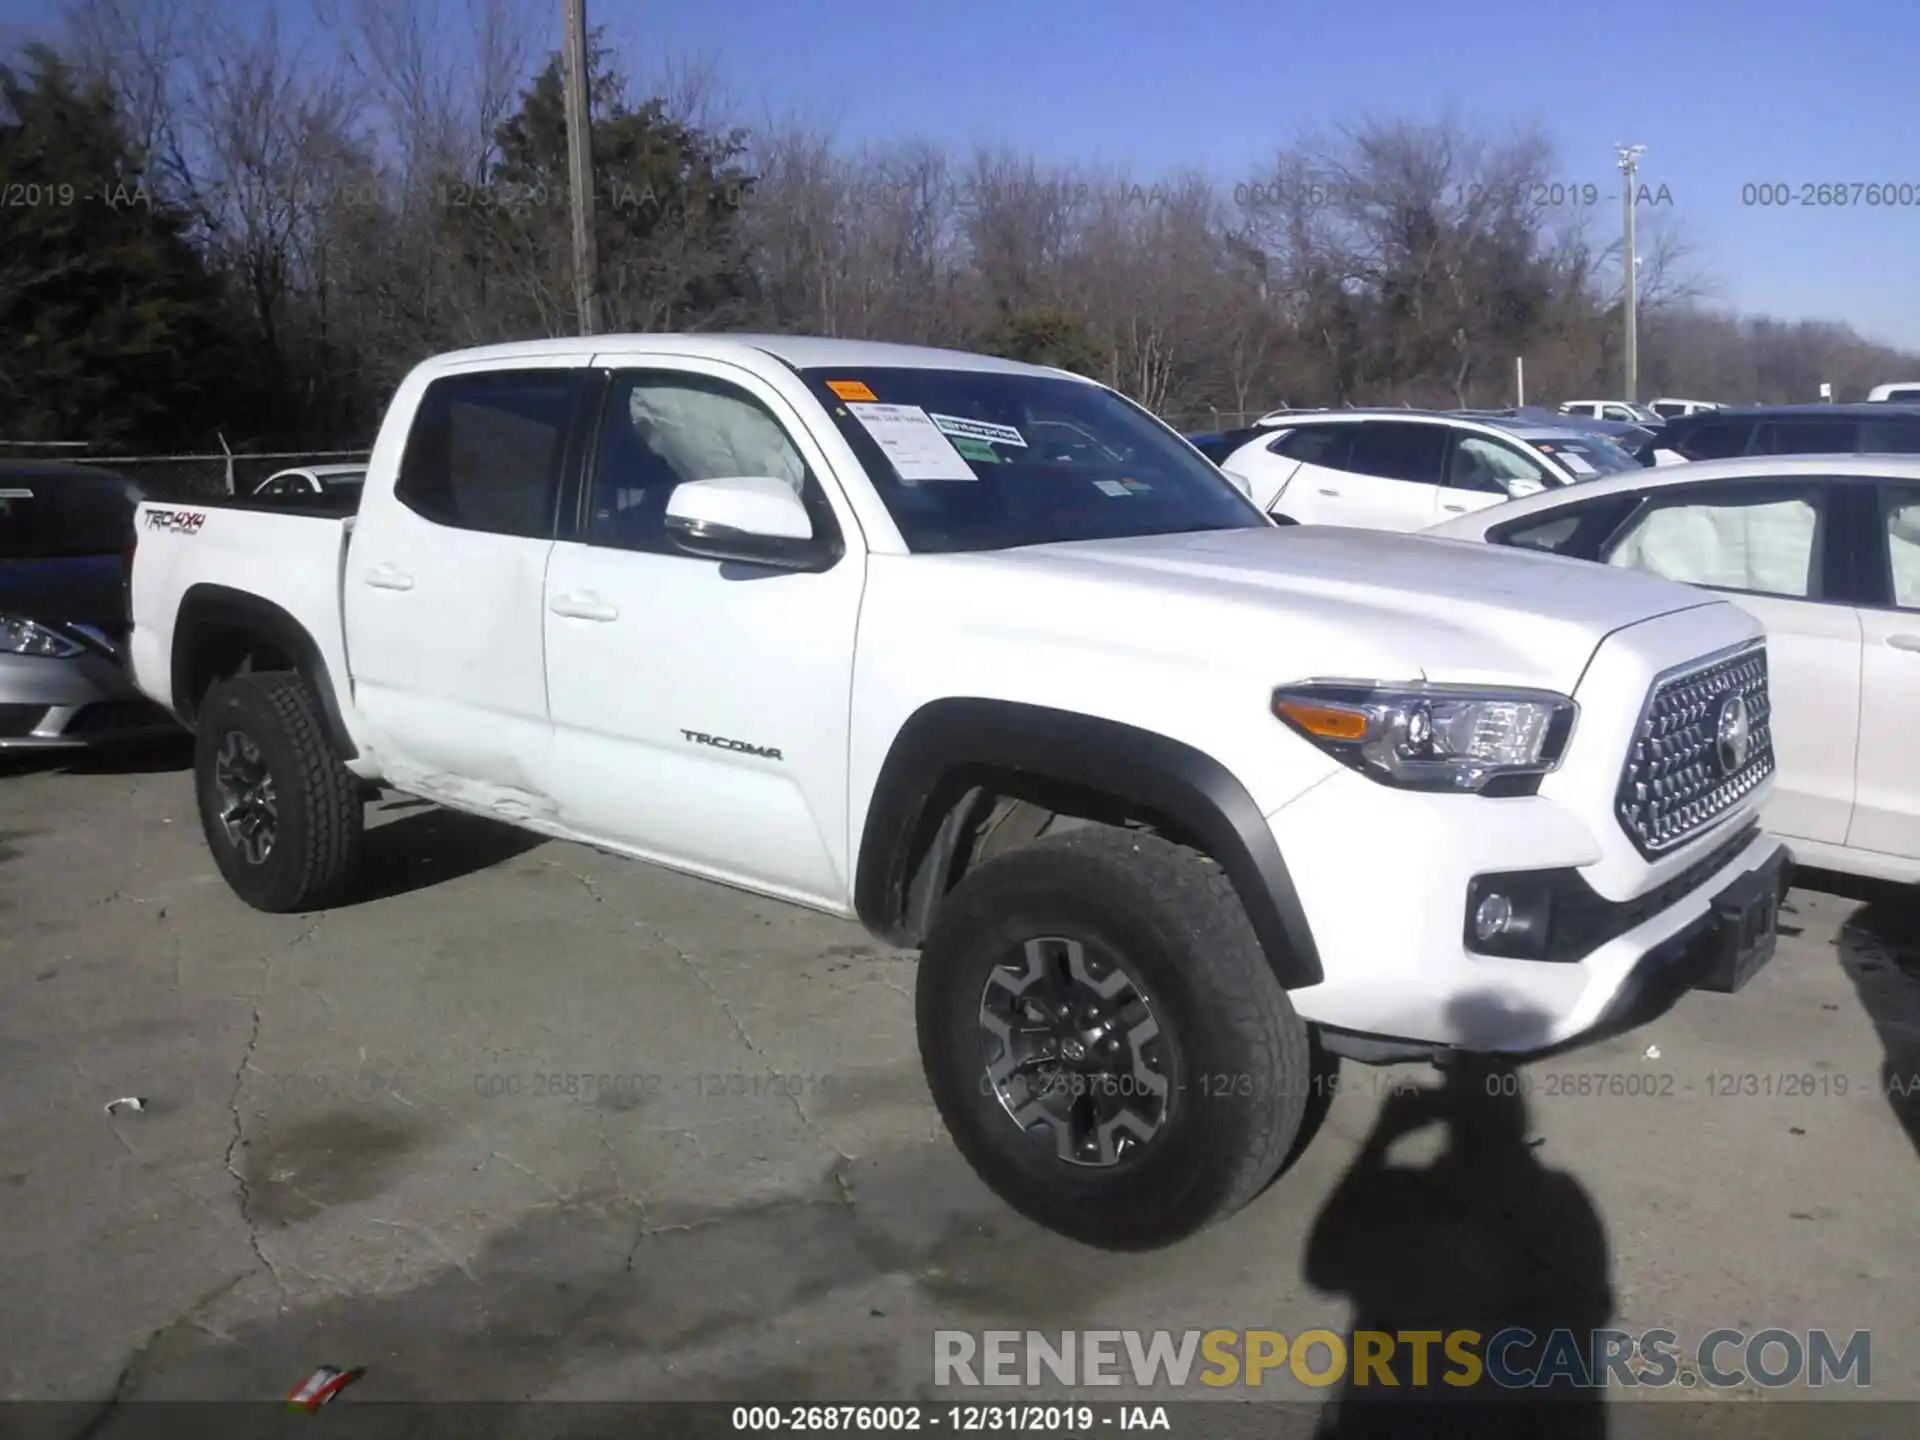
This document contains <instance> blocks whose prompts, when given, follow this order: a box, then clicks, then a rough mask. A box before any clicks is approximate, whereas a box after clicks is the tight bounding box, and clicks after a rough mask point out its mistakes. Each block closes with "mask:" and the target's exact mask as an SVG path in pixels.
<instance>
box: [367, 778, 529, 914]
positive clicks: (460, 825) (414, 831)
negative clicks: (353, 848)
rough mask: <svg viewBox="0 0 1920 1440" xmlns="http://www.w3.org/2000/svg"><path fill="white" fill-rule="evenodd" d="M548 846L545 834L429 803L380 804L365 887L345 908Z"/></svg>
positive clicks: (373, 815) (370, 823)
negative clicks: (444, 808)
mask: <svg viewBox="0 0 1920 1440" xmlns="http://www.w3.org/2000/svg"><path fill="white" fill-rule="evenodd" d="M389 816H391V817H392V818H391V819H389V818H388V817H389ZM546 843H547V841H546V837H545V836H544V835H536V834H534V833H533V832H532V831H530V830H520V829H517V828H515V827H514V826H511V825H507V824H504V823H502V822H501V821H498V820H488V819H485V818H484V817H482V816H479V815H468V814H465V813H463V812H461V811H457V810H443V809H441V808H440V807H439V806H437V805H432V804H429V803H427V802H424V801H412V800H403V801H396V802H391V803H385V802H383V803H378V804H375V805H374V806H372V807H370V808H369V810H368V814H367V838H366V851H365V854H364V857H363V859H362V863H361V875H360V882H359V884H358V885H357V886H356V887H355V888H354V891H353V894H352V895H351V896H350V897H349V899H348V900H347V902H346V905H347V906H352V905H365V904H369V903H371V902H373V901H375V900H389V899H392V898H393V897H394V896H396V895H405V894H407V893H409V892H410V891H414V890H424V889H426V888H427V887H428V886H430V885H440V884H443V883H445V882H446V881H448V880H456V879H458V878H460V877H461V876H462V875H471V874H473V873H475V872H476V871H479V870H487V869H491V868H492V867H493V866H495V865H500V864H503V863H505V862H506V861H508V860H511V859H513V858H514V857H515V856H518V855H525V854H526V853H527V852H528V851H530V850H536V849H538V848H539V847H540V846H542V845H544V844H546ZM342 908H344V907H342Z"/></svg>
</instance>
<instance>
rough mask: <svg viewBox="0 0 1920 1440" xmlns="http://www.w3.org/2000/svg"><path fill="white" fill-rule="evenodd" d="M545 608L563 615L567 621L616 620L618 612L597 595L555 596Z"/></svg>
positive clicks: (618, 615)
mask: <svg viewBox="0 0 1920 1440" xmlns="http://www.w3.org/2000/svg"><path fill="white" fill-rule="evenodd" d="M547 608H548V609H549V610H551V611H553V613H554V614H556V615H564V616H566V617H567V618H568V619H569V620H599V621H603V622H604V621H607V620H618V619H619V618H620V611H619V609H618V608H617V607H615V606H613V605H609V604H608V603H607V602H606V601H604V600H602V599H601V598H600V597H599V596H598V595H556V596H554V597H553V599H552V600H550V601H549V602H548V603H547Z"/></svg>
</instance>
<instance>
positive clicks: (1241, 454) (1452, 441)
mask: <svg viewBox="0 0 1920 1440" xmlns="http://www.w3.org/2000/svg"><path fill="white" fill-rule="evenodd" d="M1218 463H1219V465H1220V468H1221V469H1222V470H1224V471H1226V472H1227V475H1228V477H1229V478H1230V479H1232V480H1233V481H1234V482H1235V483H1236V484H1238V485H1239V486H1240V487H1241V488H1242V489H1243V490H1244V491H1245V492H1246V493H1247V495H1248V497H1249V498H1250V499H1251V500H1252V501H1253V503H1254V504H1256V505H1258V506H1259V507H1260V508H1261V509H1262V510H1265V511H1266V512H1267V513H1268V514H1270V515H1272V516H1273V517H1274V518H1275V519H1276V520H1278V521H1279V522H1280V523H1282V524H1284V525H1350V526H1356V527H1359V528H1361V529H1367V530H1402V531H1408V530H1424V529H1425V528H1426V527H1427V526H1429V525H1433V524H1435V523H1437V522H1439V521H1442V520H1445V519H1447V518H1448V517H1449V516H1451V515H1464V514H1467V513H1468V512H1470V511H1473V510H1480V509H1484V508H1485V507H1487V506H1489V505H1498V504H1500V503H1501V502H1503V501H1506V500H1510V499H1512V498H1514V497H1516V496H1521V495H1532V494H1536V493H1538V492H1540V491H1543V490H1550V489H1559V488H1561V487H1563V486H1567V485H1573V484H1577V483H1578V482H1580V481H1584V480H1592V479H1594V478H1596V477H1597V476H1600V475H1602V474H1605V473H1608V472H1609V471H1614V470H1632V471H1635V472H1636V473H1637V472H1639V470H1640V469H1641V467H1640V465H1639V464H1638V463H1637V462H1636V461H1635V460H1634V459H1633V457H1632V456H1630V455H1628V454H1627V453H1626V452H1625V451H1623V450H1621V449H1620V447H1619V446H1617V445H1614V444H1613V443H1612V442H1610V441H1607V440H1604V439H1602V438H1600V437H1598V436H1593V435H1583V434H1582V433H1580V432H1579V431H1577V430H1570V429H1562V428H1559V427H1556V426H1551V425H1537V426H1530V425H1526V424H1519V425H1516V424H1515V423H1514V422H1512V421H1505V422H1502V423H1500V424H1490V423H1486V422H1483V421H1480V420H1474V419H1469V418H1467V417H1464V416H1459V415H1446V414H1440V413H1437V412H1433V411H1423V410H1325V411H1305V412H1300V413H1296V414H1291V415H1288V416H1287V417H1285V419H1284V421H1283V422H1282V423H1280V424H1277V425H1269V424H1264V423H1263V424H1262V425H1261V426H1259V427H1258V428H1256V429H1254V430H1252V431H1248V432H1245V433H1244V434H1243V436H1241V437H1239V439H1238V443H1237V444H1234V445H1233V447H1232V448H1231V449H1230V450H1228V451H1227V453H1226V454H1225V455H1224V457H1223V458H1221V459H1220V461H1219V462H1218Z"/></svg>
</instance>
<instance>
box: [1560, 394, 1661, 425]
mask: <svg viewBox="0 0 1920 1440" xmlns="http://www.w3.org/2000/svg"><path fill="white" fill-rule="evenodd" d="M1560 413H1561V414H1562V415H1584V416H1586V417H1587V418H1588V419H1590V420H1619V421H1623V422H1624V423H1626V424H1628V425H1652V426H1654V427H1656V428H1657V427H1658V426H1659V425H1660V424H1661V423H1662V422H1663V421H1664V420H1665V418H1666V417H1665V416H1663V415H1661V413H1660V412H1659V411H1658V410H1655V409H1654V408H1653V407H1652V406H1650V405H1638V404H1633V403H1630V402H1628V401H1626V400H1569V401H1567V402H1566V403H1565V404H1564V405H1562V406H1560Z"/></svg>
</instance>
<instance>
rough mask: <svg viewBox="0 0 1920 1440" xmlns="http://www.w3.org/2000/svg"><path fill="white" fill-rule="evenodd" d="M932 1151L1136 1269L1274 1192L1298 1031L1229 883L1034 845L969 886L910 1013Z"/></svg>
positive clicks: (1178, 857)
mask: <svg viewBox="0 0 1920 1440" xmlns="http://www.w3.org/2000/svg"><path fill="white" fill-rule="evenodd" d="M915 1001H916V1006H915V1008H916V1011H917V1019H918V1028H919V1037H920V1050H921V1059H922V1063H923V1065H924V1067H925V1070H926V1075H927V1083H928V1085H929V1087H930V1088H931V1090H932V1091H933V1097H934V1102H935V1104H936V1105H938V1107H939V1109H940V1113H941V1116H942V1118H943V1119H944V1120H945V1122H946V1125H947V1129H948V1132H949V1133H950V1134H951V1135H952V1136H953V1139H954V1143H955V1144H956V1145H957V1146H958V1147H959V1149H960V1151H961V1153H962V1154H963V1155H964V1156H965V1157H966V1159H967V1161H968V1163H969V1164H970V1165H972V1166H973V1168H974V1170H975V1172H976V1173H978V1174H979V1176H980V1177H981V1179H982V1180H984V1181H985V1182H986V1183H987V1185H988V1186H989V1187H990V1188H991V1189H992V1190H993V1191H994V1192H995V1193H996V1194H997V1195H999V1196H1000V1198H1001V1199H1003V1200H1005V1201H1006V1202H1007V1203H1008V1204H1009V1205H1011V1206H1012V1207H1013V1208H1014V1209H1016V1210H1018V1211H1019V1212H1020V1213H1022V1214H1023V1215H1025V1216H1027V1217H1028V1218H1029V1219H1031V1220H1034V1221H1035V1222H1037V1223H1039V1224H1041V1225H1044V1226H1046V1227H1047V1228H1048V1229H1051V1230H1055V1231H1058V1232H1059V1233H1061V1234H1063V1235H1067V1236H1069V1237H1071V1238H1072V1239H1075V1240H1079V1241H1081V1242H1083V1243H1085V1244H1089V1245H1096V1246H1100V1247H1102V1248H1105V1249H1113V1250H1146V1249H1153V1248H1156V1247H1159V1246H1164V1245H1168V1244H1172V1243H1173V1242H1175V1241H1177V1240H1180V1239H1182V1238H1184V1237H1186V1236H1188V1235H1190V1234H1192V1233H1194V1232H1195V1231H1197V1230H1200V1229H1201V1228H1203V1227H1205V1226H1206V1225H1208V1224H1211V1223H1212V1222H1214V1221H1216V1220H1219V1219H1222V1218H1224V1217H1226V1216H1228V1215H1231V1214H1232V1213H1233V1212H1234V1211H1236V1210H1238V1209H1240V1208H1241V1207H1242V1206H1243V1205H1245V1204H1246V1203H1247V1201H1249V1200H1250V1199H1252V1198H1253V1196H1254V1195H1256V1194H1257V1193H1258V1192H1259V1190H1260V1189H1261V1187H1262V1186H1263V1185H1264V1184H1265V1183H1266V1182H1267V1181H1268V1180H1269V1179H1270V1178H1271V1177H1272V1176H1273V1175H1274V1174H1275V1172H1276V1171H1278V1170H1279V1168H1280V1166H1281V1163H1282V1162H1283V1161H1284V1160H1285V1159H1286V1158H1287V1153H1288V1150H1289V1147H1290V1146H1291V1145H1292V1143H1293V1140H1294V1137H1295V1135H1296V1133H1297V1132H1298V1131H1299V1129H1300V1125H1301V1120H1302V1118H1303V1115H1304V1113H1305V1109H1306V1102H1307V1097H1308V1089H1309V1084H1310V1075H1309V1065H1310V1057H1311V1047H1310V1043H1309V1040H1308V1035H1307V1030H1306V1026H1305V1025H1304V1023H1303V1022H1302V1021H1301V1019H1300V1017H1299V1016H1298V1015H1297V1014H1296V1013H1295V1012H1294V1009H1293V1006H1292V1004H1291V1003H1290V1002H1289V1001H1288V999H1287V995H1286V992H1285V991H1284V990H1283V989H1282V988H1281V986H1280V984H1279V982H1278V981H1277V980H1276V979H1275V978H1274V974H1273V971H1272V968H1271V967H1270V966H1269V965H1268V963H1267V958H1266V956H1265V954H1264V952H1263V951H1262V950H1261V948H1260V943H1259V941H1258V939H1257V938H1256V936H1255V935H1254V933H1253V928H1252V926H1251V925H1250V924H1249V923H1248V921H1247V918H1246V914H1245V912H1244V911H1243V910H1242V909H1241V906H1240V903H1239V900H1238V897H1237V896H1236V895H1235V894H1234V892H1233V888H1232V885H1231V883H1230V882H1229V881H1228V879H1227V877H1226V874H1225V872H1223V871H1222V870H1221V869H1220V868H1219V867H1218V866H1217V865H1215V864H1213V863H1212V862H1211V861H1209V860H1207V859H1205V858H1204V857H1202V856H1199V855H1197V854H1195V853H1194V852H1193V851H1191V850H1188V849H1184V848H1182V847H1180V846H1177V845H1174V844H1172V843H1170V842H1169V841H1166V840H1163V839H1160V838H1158V837H1156V836H1152V835H1146V834H1140V833H1137V832H1134V831H1128V830H1114V829H1107V828H1104V827H1103V828H1095V829H1082V830H1077V831H1073V832H1071V833H1068V834H1066V835H1062V836H1060V837H1058V838H1048V839H1045V840H1041V841H1038V842H1036V843H1034V844H1032V845H1029V846H1026V847H1024V848H1022V849H1020V850H1016V851H1013V852H1011V853H1008V854H1005V855H1003V856H1000V857H998V858H996V859H993V860H990V861H987V862H985V863H983V864H982V865H980V866H979V868H978V869H976V870H974V871H973V872H971V873H970V874H968V875H967V876H966V877H965V878H964V879H962V881H961V882H960V884H959V885H958V886H957V887H956V888H955V890H954V891H953V893H952V894H951V895H950V896H949V897H948V898H947V900H946V903H945V904H944V905H943V906H942V907H941V910H940V912H939V914H938V916H937V918H936V919H935V922H934V925H933V930H932V933H931V934H930V935H929V936H928V939H927V943H926V946H925V949H924V951H923V953H922V955H921V960H920V970H919V977H918V982H917V994H916V997H915Z"/></svg>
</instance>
